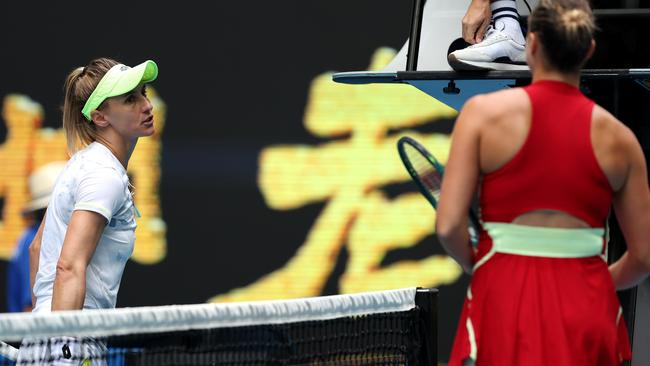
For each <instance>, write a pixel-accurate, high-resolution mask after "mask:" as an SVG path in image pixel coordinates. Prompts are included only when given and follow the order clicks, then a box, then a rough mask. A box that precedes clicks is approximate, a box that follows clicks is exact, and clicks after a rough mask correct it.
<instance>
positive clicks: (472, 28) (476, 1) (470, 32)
mask: <svg viewBox="0 0 650 366" xmlns="http://www.w3.org/2000/svg"><path fill="white" fill-rule="evenodd" d="M491 21H492V11H491V10H490V1H489V0H472V3H471V4H470V5H469V8H467V13H465V16H464V17H463V39H464V40H465V41H466V42H467V43H471V44H474V43H479V42H481V41H482V40H483V37H484V36H485V32H486V31H487V29H488V26H489V25H490V22H491Z"/></svg>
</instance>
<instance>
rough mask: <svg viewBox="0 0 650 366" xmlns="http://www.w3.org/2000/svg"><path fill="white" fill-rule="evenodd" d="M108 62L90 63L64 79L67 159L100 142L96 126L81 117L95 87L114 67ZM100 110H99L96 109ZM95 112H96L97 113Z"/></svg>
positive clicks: (104, 59) (104, 60) (97, 60)
mask: <svg viewBox="0 0 650 366" xmlns="http://www.w3.org/2000/svg"><path fill="white" fill-rule="evenodd" d="M117 64H118V62H117V61H115V60H112V59H110V58H98V59H95V60H92V61H90V63H88V65H87V66H86V67H79V68H76V69H74V70H72V72H70V74H69V75H68V77H67V78H66V81H65V85H64V91H65V99H64V101H63V129H64V131H65V137H66V141H67V143H68V152H69V154H70V155H72V154H74V153H75V152H77V151H79V150H80V149H83V148H84V147H86V146H87V145H88V144H90V143H91V142H93V141H101V140H102V138H101V136H99V133H98V131H97V126H96V125H95V124H94V123H93V122H92V121H88V120H87V119H86V117H84V116H83V114H81V110H82V109H83V107H84V104H85V103H86V101H87V100H88V98H89V97H90V94H92V92H93V90H95V88H96V87H97V84H99V81H100V80H101V79H102V77H103V76H104V75H105V74H106V73H107V72H108V70H110V69H111V67H113V66H115V65H117ZM100 108H101V106H100ZM100 108H98V109H100Z"/></svg>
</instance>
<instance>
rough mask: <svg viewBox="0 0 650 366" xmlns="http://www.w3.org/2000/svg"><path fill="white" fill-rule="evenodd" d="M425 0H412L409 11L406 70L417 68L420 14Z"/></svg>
mask: <svg viewBox="0 0 650 366" xmlns="http://www.w3.org/2000/svg"><path fill="white" fill-rule="evenodd" d="M425 1H426V0H413V11H412V12H411V35H410V37H409V48H408V53H407V54H406V71H416V70H417V68H418V53H419V52H420V34H421V33H422V15H423V13H424V3H425Z"/></svg>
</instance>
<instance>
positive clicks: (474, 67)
mask: <svg viewBox="0 0 650 366" xmlns="http://www.w3.org/2000/svg"><path fill="white" fill-rule="evenodd" d="M447 62H449V66H451V68H452V69H454V70H456V71H528V70H530V68H529V67H528V65H520V64H509V63H504V62H485V61H467V60H459V59H458V58H456V56H455V55H449V56H447Z"/></svg>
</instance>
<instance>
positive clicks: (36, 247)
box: [29, 217, 45, 306]
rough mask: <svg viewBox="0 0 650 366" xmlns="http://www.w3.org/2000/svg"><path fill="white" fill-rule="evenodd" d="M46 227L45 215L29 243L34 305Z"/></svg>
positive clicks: (30, 285)
mask: <svg viewBox="0 0 650 366" xmlns="http://www.w3.org/2000/svg"><path fill="white" fill-rule="evenodd" d="M44 227H45V217H43V220H41V225H40V226H39V227H38V231H37V232H36V235H35V236H34V239H33V240H32V243H31V244H29V289H30V292H31V293H32V306H34V305H36V297H35V296H34V282H35V280H36V273H37V272H38V260H39V257H40V255H41V239H42V238H43V228H44Z"/></svg>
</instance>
